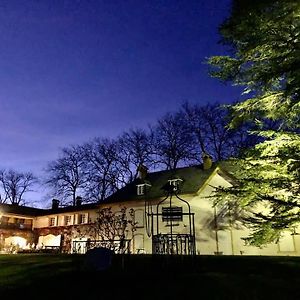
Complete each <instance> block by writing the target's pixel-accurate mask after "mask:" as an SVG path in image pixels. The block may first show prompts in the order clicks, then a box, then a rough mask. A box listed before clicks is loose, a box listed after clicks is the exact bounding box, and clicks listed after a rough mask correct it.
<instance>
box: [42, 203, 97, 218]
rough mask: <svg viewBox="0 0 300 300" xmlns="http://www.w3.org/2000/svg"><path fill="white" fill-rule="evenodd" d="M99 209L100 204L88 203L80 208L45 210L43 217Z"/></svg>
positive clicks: (68, 207) (67, 207)
mask: <svg viewBox="0 0 300 300" xmlns="http://www.w3.org/2000/svg"><path fill="white" fill-rule="evenodd" d="M98 207H99V204H98V203H87V204H81V205H78V206H66V207H59V208H56V209H46V210H44V212H43V215H51V214H62V213H68V212H76V211H82V210H89V209H96V208H98Z"/></svg>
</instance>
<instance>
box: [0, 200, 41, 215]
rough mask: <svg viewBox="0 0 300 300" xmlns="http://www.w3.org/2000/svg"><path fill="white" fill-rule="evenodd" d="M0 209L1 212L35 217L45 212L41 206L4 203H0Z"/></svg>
mask: <svg viewBox="0 0 300 300" xmlns="http://www.w3.org/2000/svg"><path fill="white" fill-rule="evenodd" d="M0 211H1V212H2V213H7V214H15V215H24V216H28V217H36V216H39V215H43V214H44V213H45V210H44V209H41V208H34V207H29V206H23V205H16V204H6V203H1V204H0Z"/></svg>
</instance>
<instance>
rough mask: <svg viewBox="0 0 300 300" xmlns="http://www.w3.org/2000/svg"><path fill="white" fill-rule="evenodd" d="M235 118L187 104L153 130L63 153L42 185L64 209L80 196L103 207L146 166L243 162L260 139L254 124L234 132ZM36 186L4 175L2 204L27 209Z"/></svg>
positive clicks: (26, 177) (25, 176) (29, 177)
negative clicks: (237, 159) (206, 159)
mask: <svg viewBox="0 0 300 300" xmlns="http://www.w3.org/2000/svg"><path fill="white" fill-rule="evenodd" d="M230 115H231V114H230V111H229V108H227V107H226V106H220V105H218V104H207V105H205V106H201V105H198V104H189V103H184V104H183V105H182V106H181V107H180V108H179V109H178V110H177V111H175V112H173V113H167V114H166V115H164V116H163V117H161V118H160V119H158V120H157V122H156V123H155V124H152V125H151V126H148V128H147V129H142V128H134V129H129V130H127V131H125V132H123V133H122V134H121V135H120V136H118V137H117V138H116V139H110V138H107V137H97V138H94V139H93V140H91V141H89V142H87V143H84V144H81V145H72V146H68V147H65V148H63V149H62V150H61V151H60V153H59V157H58V158H57V159H55V160H53V161H51V162H49V163H48V165H47V167H46V176H45V177H46V178H44V180H40V181H39V184H43V185H45V186H47V187H48V188H50V196H51V197H55V198H57V199H59V200H60V201H61V204H62V205H75V203H76V197H77V196H80V197H82V199H83V201H84V202H98V201H103V200H104V199H105V198H106V197H107V196H109V195H110V194H112V193H113V192H115V191H116V190H118V189H120V188H121V187H123V186H124V185H125V184H127V183H130V182H132V181H134V180H135V179H136V178H137V176H138V167H139V166H140V165H143V166H145V167H147V168H148V169H149V170H150V171H158V170H171V169H176V168H178V167H184V166H189V165H195V164H201V163H202V157H203V155H209V156H211V158H212V160H213V161H215V162H217V161H221V160H225V159H228V158H230V157H240V156H242V155H243V152H244V151H245V150H246V149H248V148H249V147H251V146H253V145H254V144H255V143H257V137H255V136H254V135H251V134H249V129H251V128H250V125H249V124H240V126H239V127H238V128H235V129H231V128H230V127H229V126H228V124H229V123H230V121H231V119H230ZM35 184H37V179H36V178H35V176H34V175H33V174H32V173H22V172H17V171H14V170H0V190H1V194H0V203H13V204H18V205H19V204H24V198H23V196H24V194H25V193H26V192H28V191H30V190H31V189H32V186H33V185H35Z"/></svg>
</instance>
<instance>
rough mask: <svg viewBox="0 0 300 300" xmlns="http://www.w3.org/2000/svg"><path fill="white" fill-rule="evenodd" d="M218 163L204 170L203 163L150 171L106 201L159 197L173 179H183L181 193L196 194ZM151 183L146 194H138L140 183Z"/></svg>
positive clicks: (163, 193)
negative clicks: (144, 176)
mask: <svg viewBox="0 0 300 300" xmlns="http://www.w3.org/2000/svg"><path fill="white" fill-rule="evenodd" d="M216 167H217V165H216V164H214V165H213V166H212V167H211V168H210V169H208V170H204V169H203V166H202V165H196V166H191V167H184V168H177V169H175V170H166V171H159V172H153V173H148V174H147V177H146V178H145V179H144V180H141V179H136V180H135V181H133V182H132V183H130V184H128V185H126V186H125V187H123V188H121V189H120V190H118V191H117V192H115V193H114V194H112V195H111V196H109V197H108V198H106V200H105V202H124V201H129V200H139V199H143V200H145V198H147V199H157V198H160V197H163V196H165V195H166V191H165V189H164V186H165V185H166V183H168V180H171V179H177V178H179V179H181V180H182V182H181V184H180V188H179V194H195V193H196V192H197V191H198V190H199V189H200V188H201V186H202V185H203V184H204V183H205V182H206V180H207V179H208V178H209V176H210V175H211V174H212V173H213V172H214V170H215V169H216ZM143 183H145V184H149V185H151V186H148V187H147V188H146V194H145V195H137V187H136V186H137V185H138V184H143Z"/></svg>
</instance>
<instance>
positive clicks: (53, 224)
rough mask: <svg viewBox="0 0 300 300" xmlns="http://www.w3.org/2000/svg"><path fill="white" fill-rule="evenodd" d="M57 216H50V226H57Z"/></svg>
mask: <svg viewBox="0 0 300 300" xmlns="http://www.w3.org/2000/svg"><path fill="white" fill-rule="evenodd" d="M55 221H56V218H55V217H53V218H49V226H55V225H56V224H55V223H56V222H55Z"/></svg>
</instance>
